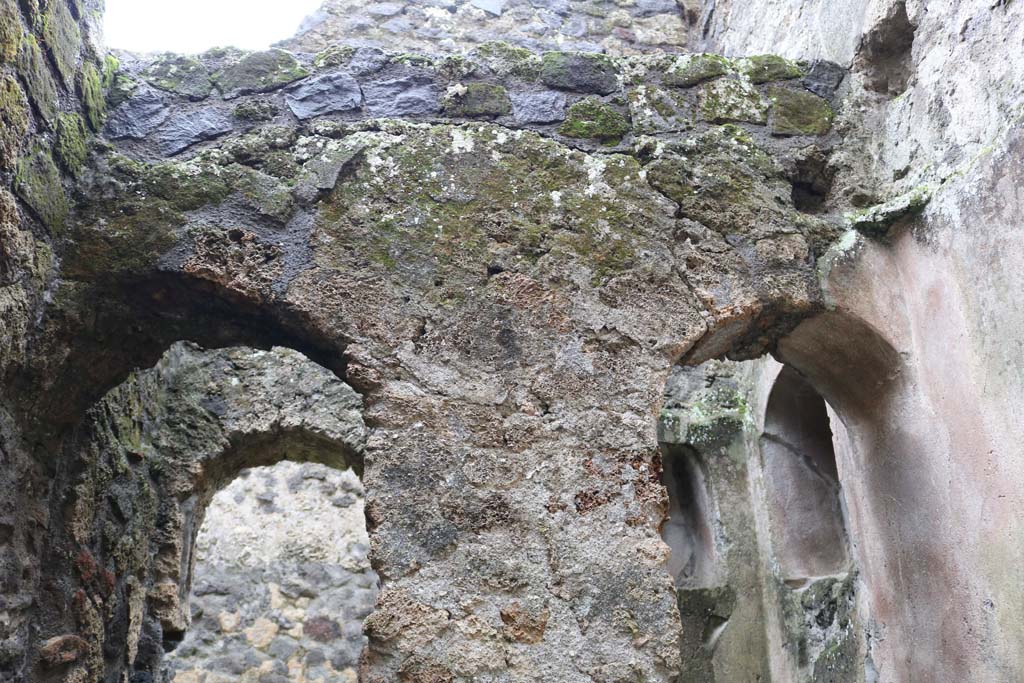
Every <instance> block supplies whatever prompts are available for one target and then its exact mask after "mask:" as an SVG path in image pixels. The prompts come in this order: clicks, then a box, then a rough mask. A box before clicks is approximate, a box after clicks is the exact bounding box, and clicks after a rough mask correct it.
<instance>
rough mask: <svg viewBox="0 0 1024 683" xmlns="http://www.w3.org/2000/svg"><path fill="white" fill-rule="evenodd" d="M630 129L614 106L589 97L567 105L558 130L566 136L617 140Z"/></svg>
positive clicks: (607, 140) (606, 140)
mask: <svg viewBox="0 0 1024 683" xmlns="http://www.w3.org/2000/svg"><path fill="white" fill-rule="evenodd" d="M629 131H630V125H629V120H628V119H626V117H625V116H624V115H623V114H622V112H620V111H619V110H618V109H616V108H615V107H612V106H611V105H609V104H607V103H606V102H602V101H601V100H599V99H597V98H594V97H589V98H586V99H583V100H580V101H579V102H576V103H574V104H573V105H572V106H571V107H569V112H568V113H567V114H566V117H565V122H564V123H563V124H562V125H561V126H560V127H559V128H558V132H559V133H561V134H562V135H564V136H565V137H567V138H596V139H598V140H601V141H603V142H618V141H619V140H621V139H622V137H623V136H624V135H626V133H628V132H629Z"/></svg>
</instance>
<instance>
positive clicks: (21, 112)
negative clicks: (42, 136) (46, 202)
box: [0, 74, 29, 170]
mask: <svg viewBox="0 0 1024 683" xmlns="http://www.w3.org/2000/svg"><path fill="white" fill-rule="evenodd" d="M28 116H29V111H28V100H27V99H26V98H25V93H24V91H22V89H21V86H20V85H18V82H17V81H16V80H15V79H14V78H12V77H11V76H8V75H6V74H5V75H3V76H0V170H10V169H12V168H14V165H15V162H17V160H18V157H19V156H21V148H22V144H23V142H24V139H25V134H26V133H28Z"/></svg>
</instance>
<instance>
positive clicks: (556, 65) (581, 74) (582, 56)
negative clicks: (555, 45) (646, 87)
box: [540, 52, 619, 95]
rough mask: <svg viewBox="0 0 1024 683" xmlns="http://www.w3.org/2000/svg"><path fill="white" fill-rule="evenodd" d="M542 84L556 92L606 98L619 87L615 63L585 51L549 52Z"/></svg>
mask: <svg viewBox="0 0 1024 683" xmlns="http://www.w3.org/2000/svg"><path fill="white" fill-rule="evenodd" d="M540 77H541V81H543V83H544V85H547V86H550V87H552V88H558V89H559V90H575V91H576V92H586V93H597V94H599V95H608V94H611V93H613V92H615V91H616V90H618V87H619V80H618V75H617V73H616V70H615V64H614V62H612V61H611V59H609V58H608V57H606V56H605V55H599V54H592V53H586V52H548V53H547V54H545V55H544V61H543V64H542V65H541V72H540Z"/></svg>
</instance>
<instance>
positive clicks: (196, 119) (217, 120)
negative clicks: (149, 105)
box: [156, 109, 234, 155]
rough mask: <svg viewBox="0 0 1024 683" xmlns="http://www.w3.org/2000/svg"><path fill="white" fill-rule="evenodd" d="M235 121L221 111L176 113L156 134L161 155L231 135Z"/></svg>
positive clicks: (204, 110)
mask: <svg viewBox="0 0 1024 683" xmlns="http://www.w3.org/2000/svg"><path fill="white" fill-rule="evenodd" d="M233 128H234V121H233V120H232V118H231V115H230V114H227V113H225V112H223V111H221V110H219V109H200V110H199V111H192V112H188V111H185V112H176V113H175V114H173V115H172V116H170V117H169V118H168V119H167V120H166V121H165V122H164V123H163V125H161V126H160V128H159V129H158V130H157V132H156V141H157V145H158V146H159V148H160V151H161V153H163V154H166V155H171V154H177V153H178V152H180V151H182V150H184V149H188V148H189V147H191V146H192V145H194V144H196V143H199V142H203V141H204V140H212V139H213V138H216V137H219V136H221V135H224V134H225V133H230V132H231V130H232V129H233Z"/></svg>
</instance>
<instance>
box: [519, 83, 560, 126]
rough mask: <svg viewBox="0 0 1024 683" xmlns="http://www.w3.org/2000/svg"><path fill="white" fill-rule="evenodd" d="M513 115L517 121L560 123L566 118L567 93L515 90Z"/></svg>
mask: <svg viewBox="0 0 1024 683" xmlns="http://www.w3.org/2000/svg"><path fill="white" fill-rule="evenodd" d="M510 97H511V98H512V116H513V117H514V118H515V120H516V123H558V122H559V121H563V120H565V104H566V100H565V94H564V93H560V92H557V91H555V90H544V91H542V92H514V93H511V94H510Z"/></svg>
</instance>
